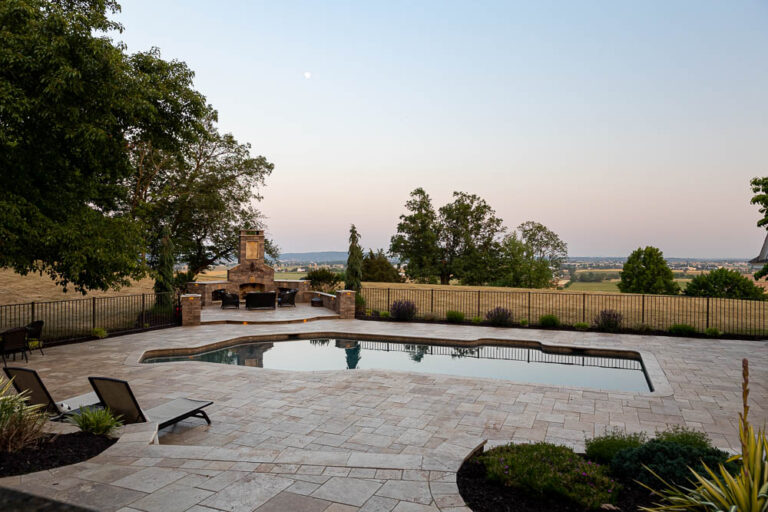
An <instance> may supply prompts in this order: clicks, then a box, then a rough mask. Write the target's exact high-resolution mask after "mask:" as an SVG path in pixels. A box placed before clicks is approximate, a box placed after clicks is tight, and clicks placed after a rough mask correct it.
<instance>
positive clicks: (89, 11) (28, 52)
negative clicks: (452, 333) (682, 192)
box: [0, 0, 204, 292]
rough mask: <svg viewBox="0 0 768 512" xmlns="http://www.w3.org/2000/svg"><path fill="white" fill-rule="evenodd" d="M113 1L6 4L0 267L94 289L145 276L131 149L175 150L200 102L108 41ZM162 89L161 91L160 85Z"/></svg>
mask: <svg viewBox="0 0 768 512" xmlns="http://www.w3.org/2000/svg"><path fill="white" fill-rule="evenodd" d="M118 9H119V6H118V5H117V4H116V3H115V2H114V1H111V0H80V1H75V0H72V1H62V2H50V1H45V0H3V1H2V2H0V41H2V44H0V267H11V268H13V269H14V270H16V271H17V272H19V273H21V274H26V273H28V272H31V271H38V272H41V273H42V272H46V273H48V274H49V275H50V276H51V277H52V278H53V279H54V280H56V282H57V283H59V284H61V285H62V286H64V287H65V288H66V286H67V285H68V284H71V285H74V287H75V289H77V290H79V291H83V292H85V290H88V289H107V288H110V287H118V286H120V285H124V284H127V283H128V281H129V279H130V278H136V277H139V276H141V275H143V273H144V270H145V266H144V265H143V263H142V254H143V253H144V252H145V240H144V237H143V233H142V230H141V229H140V226H139V225H138V224H137V223H135V222H134V221H133V219H132V218H131V217H130V216H129V215H126V214H125V212H124V211H123V210H122V208H121V204H122V203H123V201H124V199H125V187H124V182H125V179H126V178H127V177H128V176H130V175H131V173H132V165H131V160H130V158H129V153H128V151H127V150H126V148H128V147H130V146H131V145H132V144H134V143H135V142H137V141H155V143H156V144H157V145H159V146H160V147H167V148H171V147H173V146H174V143H175V142H176V141H178V140H179V139H180V138H182V137H183V135H184V133H183V132H186V131H187V129H188V126H189V123H188V121H189V120H190V119H194V118H196V117H199V113H200V112H201V111H202V108H203V107H204V101H203V98H202V96H200V95H198V94H189V95H186V96H185V97H184V98H179V101H176V98H174V97H172V96H171V95H169V94H167V92H168V91H166V90H164V89H163V88H162V84H163V83H164V82H163V80H162V77H160V79H159V80H157V78H158V77H157V76H156V75H155V74H154V71H155V70H154V69H153V68H151V67H149V68H147V67H144V66H142V65H141V64H142V63H145V62H144V59H142V58H140V57H137V58H136V59H131V58H129V57H128V56H127V55H126V54H125V52H124V47H123V46H120V45H115V44H114V43H113V42H112V41H111V40H110V39H109V38H108V37H106V36H105V35H103V34H104V33H105V32H106V31H109V30H120V29H121V27H120V26H119V25H118V24H116V23H114V22H112V21H110V20H109V18H108V16H109V15H110V14H112V13H114V12H115V11H117V10H118ZM155 86H157V87H155Z"/></svg>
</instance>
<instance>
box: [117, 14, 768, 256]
mask: <svg viewBox="0 0 768 512" xmlns="http://www.w3.org/2000/svg"><path fill="white" fill-rule="evenodd" d="M117 19H118V20H119V21H120V22H122V23H123V24H124V26H125V31H124V32H123V33H122V34H118V35H116V36H115V39H117V40H121V41H123V42H125V43H126V44H127V46H128V51H130V52H136V51H143V50H147V49H149V48H150V47H152V46H157V47H159V48H160V49H161V50H162V56H163V57H164V58H166V59H179V60H183V61H185V62H186V63H187V64H188V65H189V66H190V67H191V68H192V69H193V70H194V71H195V73H196V79H195V86H196V88H197V89H198V90H200V91H201V92H202V93H203V94H204V95H206V97H207V98H208V101H209V102H210V103H211V104H213V106H214V107H215V108H216V109H218V111H219V119H220V128H221V129H222V131H227V132H232V133H233V134H234V135H235V137H236V138H237V139H238V140H239V141H241V142H250V143H251V144H252V145H253V152H254V154H263V155H265V156H266V157H267V158H268V159H269V160H270V161H271V162H273V163H274V164H275V170H274V173H273V174H272V176H270V177H269V178H268V180H267V186H266V188H265V189H264V190H263V191H262V192H263V194H264V200H263V201H262V202H261V203H260V205H259V208H260V209H261V210H262V211H263V212H264V214H265V215H266V216H267V219H266V222H267V225H268V235H269V236H270V237H271V238H273V239H274V240H275V241H276V242H277V243H278V245H279V246H280V247H281V248H282V249H283V251H285V252H297V251H322V250H345V249H346V246H347V237H348V229H349V225H350V223H355V224H356V225H357V227H358V229H359V230H360V232H361V234H362V244H363V246H365V247H366V248H367V247H373V248H378V247H384V248H386V247H388V245H389V238H390V237H391V236H392V235H393V234H394V233H395V230H396V225H397V221H398V216H399V215H400V214H401V213H403V212H404V206H403V205H404V203H405V201H406V200H407V199H408V194H409V192H410V191H411V190H413V189H414V188H416V187H423V188H425V189H426V190H427V192H428V193H429V194H430V195H431V196H432V198H433V202H434V204H435V207H439V206H441V205H443V204H445V203H446V202H448V201H449V200H450V199H451V193H452V192H453V191H454V190H460V191H466V192H469V193H474V194H478V195H479V196H481V197H483V198H485V199H486V200H487V201H488V202H489V203H490V204H491V206H492V207H493V208H494V209H495V210H496V213H497V215H498V216H499V217H501V218H502V219H504V221H505V224H506V225H507V226H508V227H509V228H514V226H516V225H518V224H520V223H521V222H524V221H526V220H536V221H539V222H542V223H544V224H545V225H547V226H548V227H549V228H551V229H552V230H554V231H555V232H557V233H558V234H559V235H560V236H561V237H562V238H563V240H565V241H566V242H567V243H568V246H569V253H570V254H571V255H572V256H625V255H627V254H628V253H629V252H630V251H632V250H633V249H635V248H637V247H638V246H643V245H655V246H657V247H659V248H661V249H662V250H663V251H664V253H665V255H666V256H671V257H752V256H755V255H756V254H757V253H758V251H759V249H760V246H761V244H762V240H763V238H764V236H765V233H764V231H763V230H760V229H758V228H757V227H756V226H755V222H756V221H757V220H758V218H759V214H758V211H757V208H756V207H755V206H751V205H750V204H749V200H750V197H751V191H750V188H749V180H750V179H751V178H752V177H754V176H761V175H768V162H767V161H766V155H767V154H768V92H766V91H768V66H767V65H766V57H765V55H766V50H767V49H768V2H766V1H731V2H725V1H721V0H717V1H704V0H695V1H683V0H678V1H674V2H669V1H642V2H609V1H601V2H588V1H579V2H573V1H562V2H549V1H540V0H536V1H533V0H532V1H529V2H512V1H503V2H490V1H486V2H482V1H480V2H469V1H466V2H452V1H435V2H432V1H426V0H421V1H418V2H412V1H408V2H406V1H392V0H388V1H378V2H370V1H348V2H341V1H307V2H299V1H290V0H288V1H284V0H280V1H272V2H255V1H245V0H243V1H229V0H223V1H217V2H211V1H210V0H198V1H192V0H183V1H182V0H177V1H167V0H152V1H148V0H123V2H122V12H121V13H120V14H119V15H118V16H117Z"/></svg>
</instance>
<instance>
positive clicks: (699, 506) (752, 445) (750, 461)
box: [643, 359, 768, 512]
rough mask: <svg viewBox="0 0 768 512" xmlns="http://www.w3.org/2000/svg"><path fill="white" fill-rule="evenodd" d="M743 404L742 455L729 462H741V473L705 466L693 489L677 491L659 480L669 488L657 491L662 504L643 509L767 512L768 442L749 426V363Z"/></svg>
mask: <svg viewBox="0 0 768 512" xmlns="http://www.w3.org/2000/svg"><path fill="white" fill-rule="evenodd" d="M742 377H743V379H742V402H743V407H744V412H743V413H741V414H739V437H740V440H741V454H740V455H736V456H734V457H732V458H731V459H729V461H736V460H737V461H741V469H740V470H739V472H738V474H737V475H735V476H733V475H731V474H730V473H728V471H727V470H726V469H725V467H724V466H723V465H722V464H720V467H719V468H718V470H717V471H714V470H712V469H710V468H709V467H707V466H706V465H704V470H705V472H706V475H702V474H699V473H697V472H696V471H693V470H691V475H692V479H691V487H690V488H688V487H676V486H673V485H670V484H668V483H667V482H665V481H664V480H662V479H661V478H659V480H661V481H662V483H664V485H665V486H666V488H665V489H663V490H661V491H655V490H653V489H651V488H650V487H647V486H644V487H646V488H647V489H649V490H650V491H652V492H653V493H654V494H656V495H657V496H660V497H661V498H662V499H661V503H657V504H655V506H654V507H650V508H645V507H644V508H643V510H648V511H661V510H674V511H700V512H768V460H767V459H766V455H768V438H766V432H765V428H760V429H758V430H757V432H755V429H754V427H752V425H751V424H750V423H749V419H748V417H747V416H748V414H749V404H748V401H749V362H748V361H747V360H746V359H744V360H743V361H742Z"/></svg>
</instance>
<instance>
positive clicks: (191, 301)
mask: <svg viewBox="0 0 768 512" xmlns="http://www.w3.org/2000/svg"><path fill="white" fill-rule="evenodd" d="M200 302H201V301H200V294H198V293H187V294H185V295H182V296H181V325H200V309H201V307H200Z"/></svg>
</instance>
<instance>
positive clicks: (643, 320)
mask: <svg viewBox="0 0 768 512" xmlns="http://www.w3.org/2000/svg"><path fill="white" fill-rule="evenodd" d="M640 323H641V324H645V295H643V296H642V304H641V307H640Z"/></svg>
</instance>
